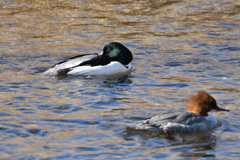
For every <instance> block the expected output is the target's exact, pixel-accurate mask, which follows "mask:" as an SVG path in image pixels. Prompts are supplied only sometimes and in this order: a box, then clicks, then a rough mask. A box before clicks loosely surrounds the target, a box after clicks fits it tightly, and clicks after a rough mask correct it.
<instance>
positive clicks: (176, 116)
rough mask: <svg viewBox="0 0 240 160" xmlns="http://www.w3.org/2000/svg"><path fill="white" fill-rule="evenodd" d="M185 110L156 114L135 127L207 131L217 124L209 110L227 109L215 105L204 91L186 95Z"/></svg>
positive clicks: (162, 130)
mask: <svg viewBox="0 0 240 160" xmlns="http://www.w3.org/2000/svg"><path fill="white" fill-rule="evenodd" d="M186 101H187V106H186V110H187V111H186V112H171V113H163V114H159V115H156V116H154V117H152V118H150V119H147V120H144V121H141V123H139V124H137V126H136V127H135V128H136V129H142V130H147V129H150V130H154V131H160V132H162V133H164V132H165V133H170V134H172V133H173V132H178V133H191V134H193V133H198V132H205V131H209V130H211V129H212V128H214V127H215V126H216V125H217V119H216V118H215V117H214V116H213V115H211V114H208V112H209V111H210V110H216V111H227V112H229V110H227V109H222V108H220V107H218V106H217V102H216V100H215V99H214V98H213V97H212V96H211V95H209V94H208V93H207V92H205V91H198V92H197V94H196V95H193V96H190V97H188V99H187V100H186Z"/></svg>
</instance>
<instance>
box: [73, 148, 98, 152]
mask: <svg viewBox="0 0 240 160" xmlns="http://www.w3.org/2000/svg"><path fill="white" fill-rule="evenodd" d="M76 150H77V151H84V152H86V151H87V152H88V151H98V150H99V148H94V147H76Z"/></svg>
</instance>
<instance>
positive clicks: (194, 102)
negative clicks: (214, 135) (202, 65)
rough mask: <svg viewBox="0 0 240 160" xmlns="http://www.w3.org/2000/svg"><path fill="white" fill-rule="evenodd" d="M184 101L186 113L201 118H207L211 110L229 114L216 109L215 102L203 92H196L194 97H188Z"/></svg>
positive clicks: (218, 108)
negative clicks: (185, 102)
mask: <svg viewBox="0 0 240 160" xmlns="http://www.w3.org/2000/svg"><path fill="white" fill-rule="evenodd" d="M186 101H187V106H186V109H187V111H189V112H192V113H195V114H198V115H201V116H208V112H209V111H210V110H212V109H215V110H216V111H227V112H229V110H226V109H222V108H220V107H218V105H217V102H216V100H215V99H214V98H213V97H212V96H211V95H210V94H208V93H207V92H205V91H198V92H197V94H196V95H193V96H189V97H188V99H187V100H186Z"/></svg>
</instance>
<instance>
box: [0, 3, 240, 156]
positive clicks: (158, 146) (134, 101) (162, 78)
mask: <svg viewBox="0 0 240 160" xmlns="http://www.w3.org/2000/svg"><path fill="white" fill-rule="evenodd" d="M0 15H1V17H0V19H1V22H2V23H1V26H0V37H1V38H0V64H1V69H0V82H1V84H0V92H1V96H0V104H1V107H0V117H1V118H0V133H1V136H0V137H1V138H0V157H1V158H0V159H111V160H112V159H239V157H240V154H239V148H240V145H239V144H240V143H239V142H240V134H239V133H240V122H239V114H240V112H239V107H240V99H239V96H240V94H239V93H240V85H239V81H240V78H239V69H240V68H239V67H240V47H239V40H240V36H239V35H240V32H239V31H240V30H239V25H240V15H239V4H238V3H237V2H236V1H231V0H226V1H215V0H214V1H210V2H209V1H201V2H195V1H194V2H192V1H171V2H170V1H169V2H165V1H164V2H162V1H153V2H152V1H144V0H143V1H137V2H135V1H101V2H100V1H95V0H93V1H91V2H90V1H67V2H65V1H51V2H50V1H49V2H48V1H44V2H39V1H31V3H30V2H29V1H18V0H15V1H8V0H5V1H3V2H2V5H1V6H0ZM111 41H118V42H121V43H123V44H124V45H125V46H127V47H128V48H129V49H130V50H131V51H132V53H133V55H134V59H133V62H132V66H133V71H132V72H131V73H130V74H129V75H123V76H118V77H82V76H77V77H76V76H69V77H59V78H52V77H48V76H40V75H39V73H41V72H43V71H44V70H46V69H48V68H49V67H51V66H52V65H54V64H55V63H57V62H59V61H62V60H65V59H66V58H68V57H71V56H75V55H78V54H84V53H100V52H101V51H102V48H103V47H104V45H105V44H107V43H108V42H111ZM198 90H206V91H207V92H209V93H210V94H211V95H212V96H213V97H215V99H216V100H217V102H218V104H219V106H220V107H222V108H226V109H229V110H231V112H227V113H226V112H224V113H223V112H222V113H219V112H218V113H213V114H214V116H216V117H217V118H218V121H219V124H220V125H219V126H218V127H217V128H215V129H214V130H212V131H211V132H209V133H204V134H200V135H199V134H196V135H181V134H176V135H174V136H173V137H172V138H169V137H166V135H161V134H159V133H157V132H151V131H136V130H131V129H128V128H126V126H128V125H131V124H133V123H136V122H137V121H139V120H143V119H145V118H149V117H151V116H153V115H156V114H158V113H164V112H169V111H182V110H183V109H184V102H183V100H184V98H185V97H187V96H188V95H191V94H195V93H196V92H197V91H198Z"/></svg>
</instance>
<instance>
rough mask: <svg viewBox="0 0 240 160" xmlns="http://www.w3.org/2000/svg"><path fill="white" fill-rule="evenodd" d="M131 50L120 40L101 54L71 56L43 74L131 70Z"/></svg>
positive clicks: (108, 45) (94, 73) (93, 73)
mask: <svg viewBox="0 0 240 160" xmlns="http://www.w3.org/2000/svg"><path fill="white" fill-rule="evenodd" d="M132 59H133V56H132V53H131V51H130V50H129V49H128V48H126V47H125V46H124V45H122V44H121V43H118V42H111V43H108V44H107V45H105V47H104V48H103V52H102V53H100V54H85V55H79V56H75V57H72V58H69V59H68V60H66V61H62V62H59V63H57V64H55V65H54V66H52V67H51V68H50V69H48V70H47V71H45V72H43V73H42V75H49V76H58V75H113V74H120V73H125V72H128V71H130V70H131V68H132V66H131V63H130V62H131V61H132Z"/></svg>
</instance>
